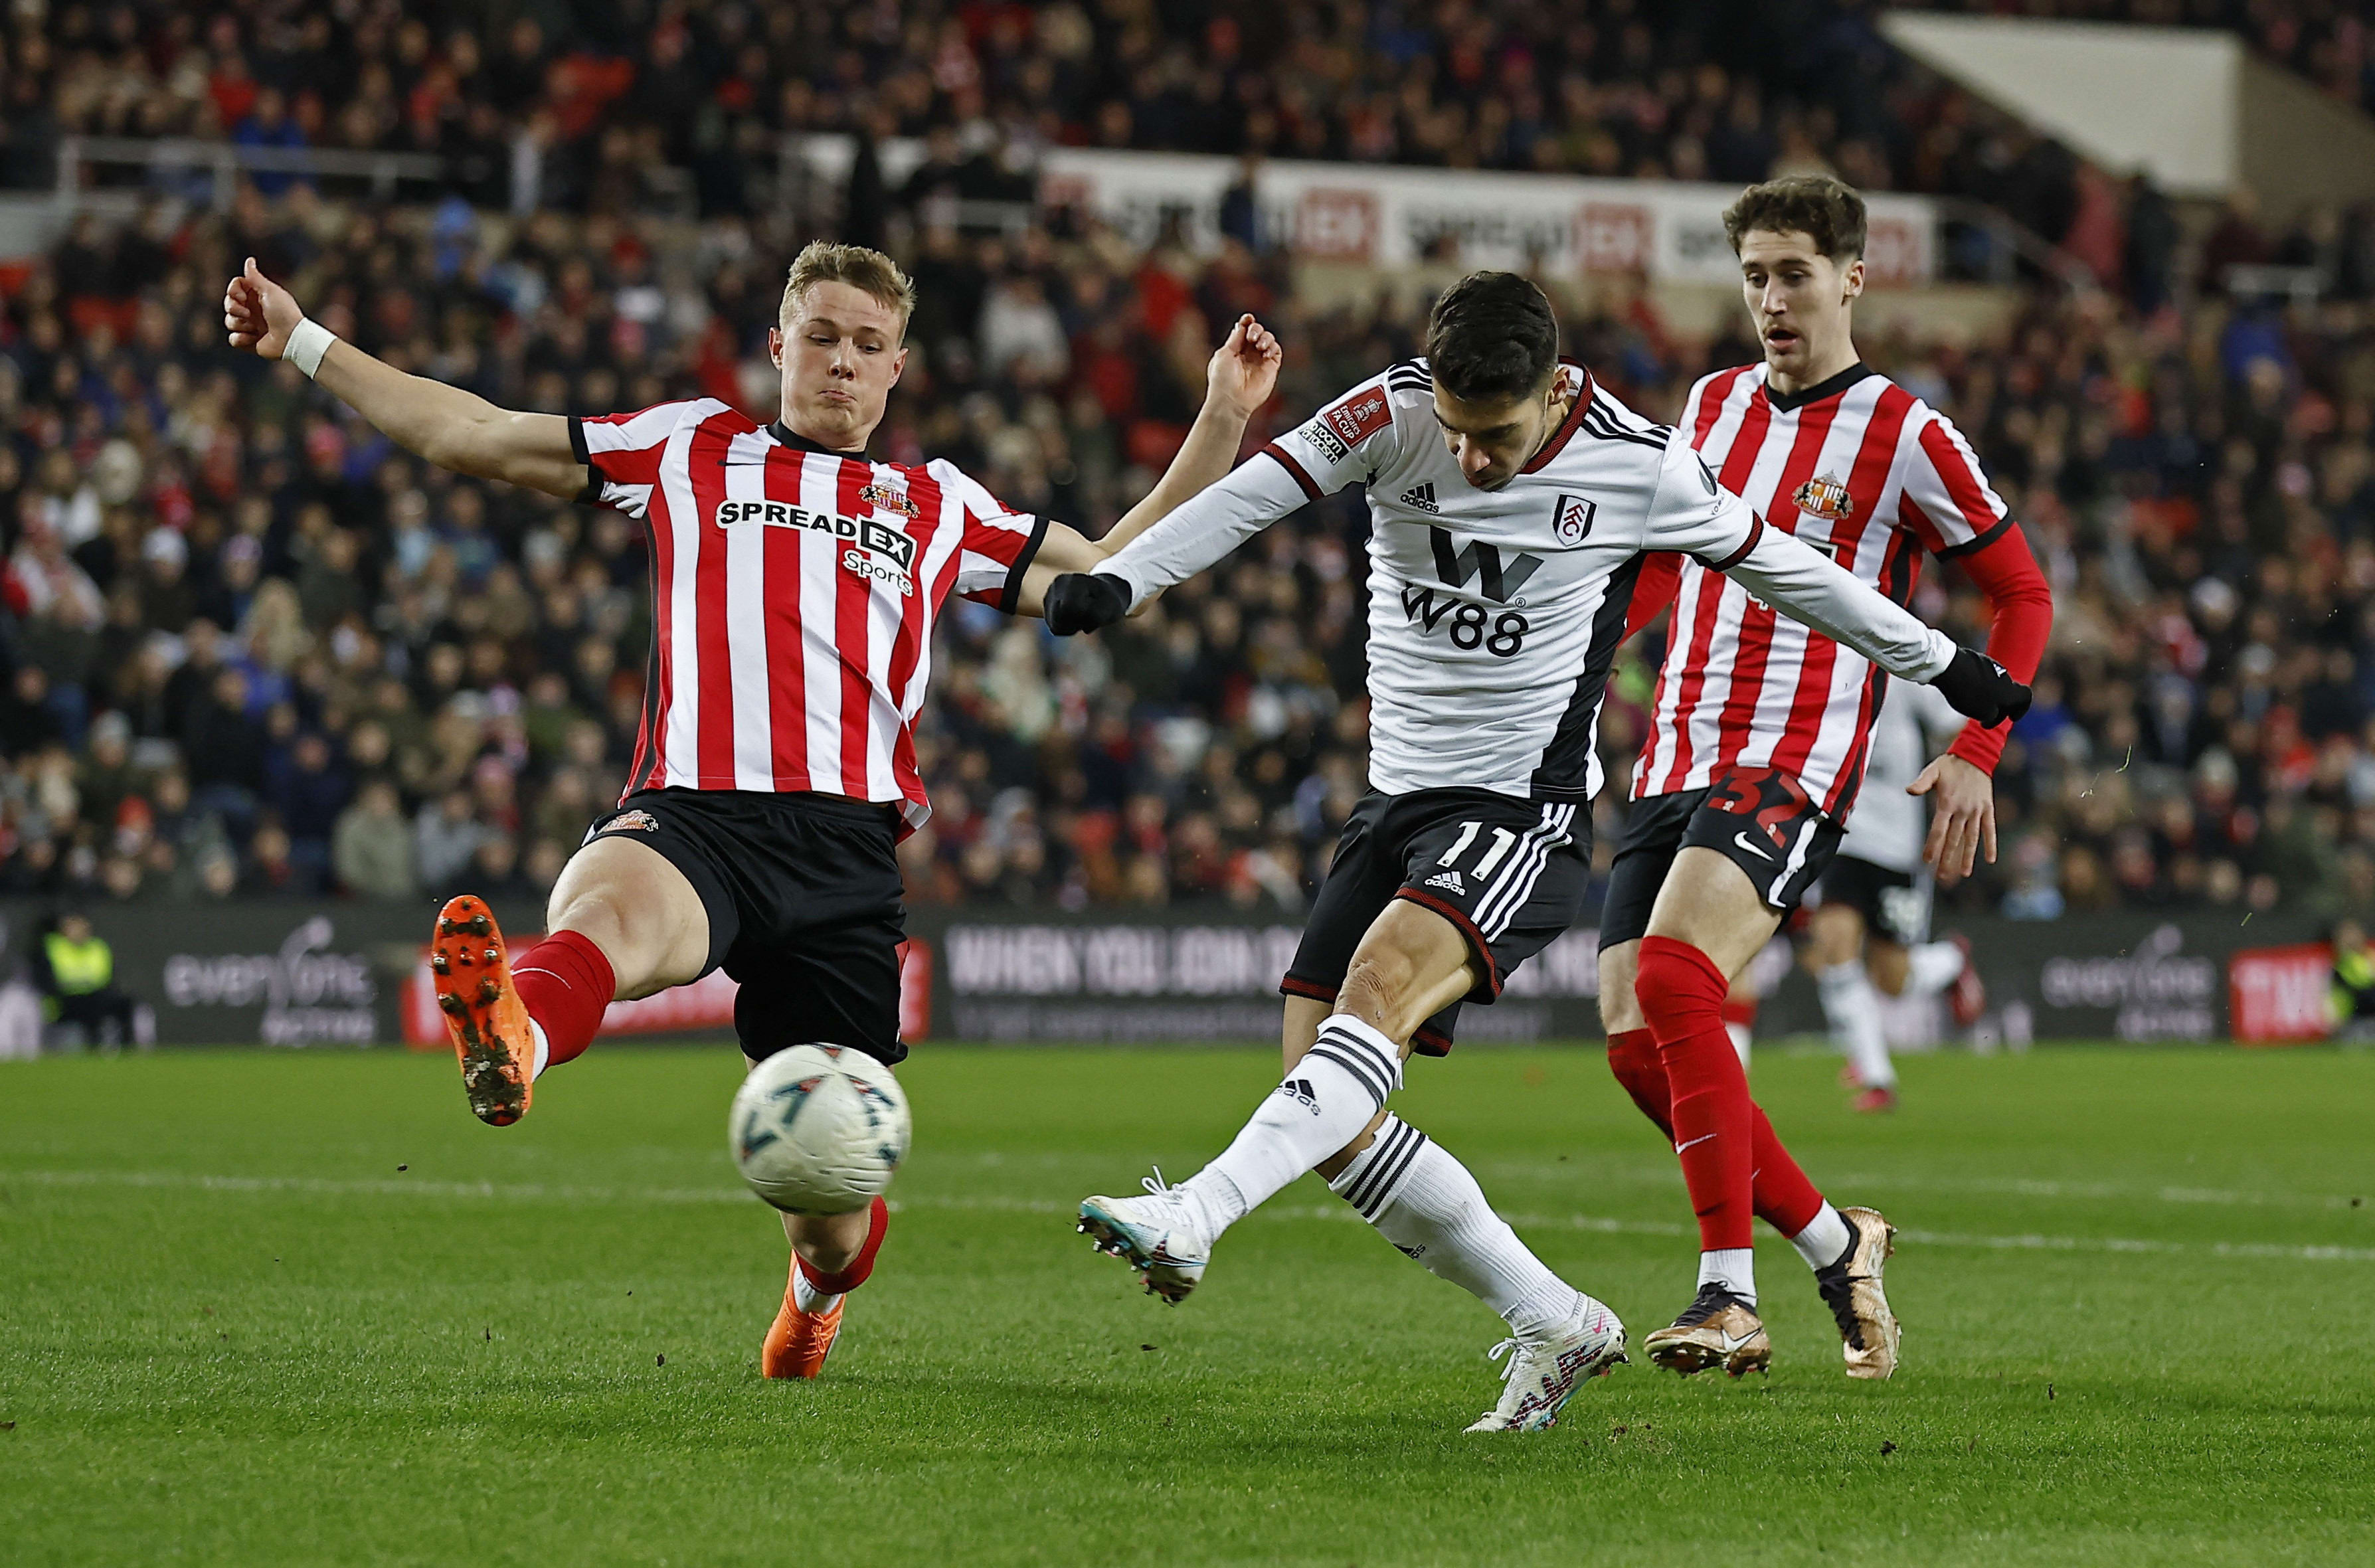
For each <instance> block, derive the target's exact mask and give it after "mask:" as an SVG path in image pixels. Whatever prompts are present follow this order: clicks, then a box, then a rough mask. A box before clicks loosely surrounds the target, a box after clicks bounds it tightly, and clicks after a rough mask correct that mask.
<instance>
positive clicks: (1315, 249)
mask: <svg viewBox="0 0 2375 1568" xmlns="http://www.w3.org/2000/svg"><path fill="white" fill-rule="evenodd" d="M798 153H799V156H800V157H801V158H802V159H805V160H806V162H807V163H808V165H809V167H810V168H811V169H812V170H814V171H816V172H817V174H818V175H819V176H821V177H822V178H824V179H826V180H829V181H833V182H835V183H839V182H840V181H843V180H845V179H846V178H847V177H848V171H849V166H850V161H851V159H852V158H853V156H854V153H855V148H854V147H853V145H852V143H851V141H850V139H849V138H848V137H846V136H805V137H802V138H800V144H799V148H798ZM880 157H881V159H882V168H883V173H884V175H885V177H886V178H887V179H889V180H890V181H891V182H892V183H894V184H895V183H898V182H900V181H901V180H904V178H905V176H906V173H907V171H910V170H912V169H913V168H914V167H915V166H916V163H917V162H919V161H920V160H921V159H922V157H923V146H922V144H921V143H920V142H915V141H907V140H893V141H890V142H885V143H883V144H881V147H880ZM1239 175H1240V166H1239V164H1238V162H1237V160H1236V159H1233V158H1213V157H1206V156H1203V155H1199V154H1192V153H1169V152H1113V151H1100V150H1096V149H1092V148H1085V147H1051V148H1049V149H1048V150H1047V151H1046V154H1045V155H1044V156H1043V157H1042V158H1041V159H1040V162H1039V202H1040V205H1041V206H1076V207H1079V208H1081V210H1083V211H1085V212H1088V213H1091V214H1093V215H1094V216H1095V217H1096V218H1098V219H1099V220H1100V221H1101V222H1104V223H1105V224H1107V225H1109V226H1111V227H1112V228H1113V229H1114V230H1117V232H1119V233H1120V234H1122V235H1123V236H1124V237H1125V238H1127V239H1128V241H1129V242H1131V243H1132V244H1134V245H1139V246H1145V245H1149V244H1152V242H1154V241H1155V240H1156V239H1157V238H1158V237H1160V236H1161V235H1162V234H1163V232H1164V230H1165V228H1166V227H1171V228H1176V230H1177V232H1178V233H1179V235H1180V236H1181V238H1183V239H1184V240H1185V241H1186V242H1187V243H1188V246H1189V247H1190V248H1191V249H1193V250H1195V251H1197V252H1199V253H1211V252H1212V251H1214V250H1217V249H1218V248H1219V245H1220V211H1221V197H1222V195H1223V193H1224V192H1226V191H1227V190H1229V189H1230V187H1232V186H1233V185H1235V183H1236V182H1237V180H1238V178H1239ZM1254 189H1255V196H1256V204H1257V206H1258V208H1259V210H1260V215H1261V223H1262V225H1263V227H1264V230H1265V232H1267V233H1269V234H1271V235H1275V236H1277V237H1278V238H1279V240H1281V241H1282V242H1284V243H1285V244H1286V245H1287V246H1288V247H1289V248H1291V249H1292V250H1293V251H1294V253H1295V254H1296V255H1298V256H1300V257H1302V258H1304V259H1306V260H1309V261H1321V262H1341V263H1347V264H1352V265H1368V266H1400V265H1408V264H1410V263H1412V262H1415V261H1419V260H1421V259H1423V258H1424V257H1425V256H1427V255H1428V254H1429V253H1430V252H1432V251H1434V250H1436V248H1437V247H1438V246H1439V245H1440V244H1442V243H1443V242H1446V241H1448V242H1451V244H1452V246H1453V247H1454V248H1453V253H1454V254H1455V255H1456V256H1457V258H1458V260H1459V264H1460V265H1463V266H1471V267H1476V266H1497V267H1514V268H1521V269H1523V268H1530V267H1533V266H1537V265H1539V266H1540V267H1541V268H1542V270H1543V271H1545V272H1547V273H1549V274H1551V275H1553V276H1555V277H1579V276H1582V275H1585V274H1590V273H1616V274H1641V275H1644V276H1647V277H1656V278H1673V279H1680V280H1684V281H1693V282H1702V283H1724V284H1736V283H1738V282H1739V281H1740V266H1739V263H1738V262H1737V260H1735V259H1734V257H1733V256H1732V253H1731V242H1729V241H1727V240H1726V239H1725V238H1724V233H1723V209H1724V208H1725V206H1728V205H1730V204H1731V200H1732V198H1734V197H1735V196H1737V195H1740V188H1739V187H1738V186H1736V185H1710V184H1688V183H1681V182H1677V181H1664V180H1587V179H1583V178H1580V177H1578V176H1573V175H1565V174H1517V173H1506V172H1499V171H1490V170H1459V171H1450V170H1443V169H1413V168H1402V167H1395V166H1388V165H1382V164H1372V163H1306V162H1294V161H1272V162H1264V163H1263V164H1262V165H1261V166H1260V171H1259V173H1258V175H1257V176H1256V182H1255V187H1254ZM1864 202H1865V206H1866V210H1867V213H1868V215H1869V228H1868V236H1867V241H1866V246H1865V257H1864V259H1865V267H1866V272H1867V274H1868V275H1869V277H1870V278H1871V280H1872V282H1873V284H1874V285H1875V286H1879V287H1889V286H1897V285H1908V284H1917V283H1925V282H1928V281H1929V280H1930V279H1931V278H1932V277H1934V276H1935V274H1936V252H1937V230H1938V214H1937V208H1936V206H1934V205H1933V204H1932V202H1930V201H1929V200H1928V199H1927V198H1926V197H1921V196H1906V195H1889V194H1887V193H1885V192H1873V193H1871V194H1869V195H1866V196H1865V198H1864Z"/></svg>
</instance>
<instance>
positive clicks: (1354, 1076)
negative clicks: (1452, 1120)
mask: <svg viewBox="0 0 2375 1568" xmlns="http://www.w3.org/2000/svg"><path fill="white" fill-rule="evenodd" d="M1401 1086H1402V1064H1401V1052H1400V1049H1399V1048H1398V1047H1397V1046H1396V1045H1395V1044H1394V1043H1393V1042H1392V1041H1390V1040H1388V1039H1387V1038H1386V1037H1385V1035H1383V1034H1382V1033H1380V1032H1377V1030H1375V1029H1372V1028H1370V1027H1369V1026H1368V1025H1367V1024H1365V1023H1363V1022H1362V1021H1361V1020H1359V1019H1356V1018H1352V1017H1349V1016H1347V1015H1345V1014H1343V1013H1338V1014H1336V1015H1335V1016H1334V1017H1332V1018H1330V1019H1329V1020H1328V1021H1327V1022H1325V1023H1323V1024H1321V1025H1320V1026H1319V1039H1318V1042H1317V1043H1316V1044H1314V1045H1313V1046H1312V1047H1311V1049H1310V1051H1308V1052H1307V1053H1306V1054H1305V1055H1304V1058H1303V1060H1301V1061H1299V1062H1297V1063H1295V1064H1294V1067H1293V1068H1292V1069H1291V1070H1289V1072H1288V1073H1287V1075H1286V1079H1285V1081H1284V1082H1282V1083H1281V1084H1280V1085H1279V1086H1278V1087H1277V1088H1276V1089H1274V1090H1272V1091H1270V1094H1269V1096H1268V1097H1267V1098H1266V1099H1264V1100H1263V1101H1262V1102H1261V1104H1260V1105H1259V1106H1258V1107H1257V1108H1256V1109H1255V1111H1254V1114H1253V1115H1252V1117H1251V1118H1250V1119H1248V1120H1247V1123H1246V1126H1245V1130H1244V1131H1243V1132H1240V1133H1239V1134H1237V1136H1236V1138H1235V1141H1234V1142H1232V1143H1231V1144H1230V1145H1229V1147H1228V1148H1226V1149H1223V1150H1222V1151H1221V1153H1220V1155H1219V1157H1218V1158H1216V1159H1215V1160H1213V1161H1212V1162H1211V1164H1209V1165H1207V1166H1205V1167H1204V1168H1203V1169H1202V1170H1200V1171H1199V1172H1197V1173H1195V1174H1194V1175H1192V1176H1190V1177H1188V1179H1187V1180H1186V1181H1184V1182H1182V1183H1180V1184H1179V1186H1178V1188H1177V1190H1178V1191H1179V1192H1180V1193H1181V1194H1182V1195H1184V1196H1185V1197H1187V1198H1188V1201H1189V1202H1191V1203H1194V1204H1196V1205H1198V1206H1199V1208H1200V1209H1201V1210H1202V1213H1203V1215H1204V1217H1205V1240H1206V1241H1208V1242H1209V1241H1211V1240H1214V1239H1216V1238H1218V1237H1219V1235H1220V1234H1221V1232H1223V1231H1225V1230H1227V1229H1228V1228H1229V1227H1230V1226H1231V1225H1234V1224H1235V1223H1236V1222H1237V1221H1238V1220H1242V1219H1244V1218H1245V1217H1246V1216H1247V1214H1248V1213H1250V1212H1252V1211H1253V1210H1254V1209H1256V1208H1259V1207H1261V1205H1263V1204H1264V1203H1267V1202H1269V1201H1270V1198H1271V1197H1272V1196H1274V1195H1275V1194H1276V1193H1277V1192H1278V1191H1279V1190H1280V1189H1281V1188H1282V1187H1284V1186H1285V1185H1287V1184H1288V1183H1289V1182H1292V1181H1294V1178H1295V1177H1297V1176H1300V1175H1301V1174H1303V1173H1304V1172H1306V1171H1308V1170H1310V1169H1311V1168H1312V1167H1313V1166H1314V1165H1317V1164H1318V1163H1319V1162H1320V1161H1322V1160H1325V1159H1327V1158H1328V1157H1329V1155H1331V1154H1333V1153H1335V1152H1336V1151H1337V1150H1338V1149H1341V1148H1343V1147H1344V1146H1345V1145H1346V1144H1348V1143H1350V1142H1352V1141H1353V1139H1354V1138H1358V1137H1360V1136H1361V1129H1362V1128H1363V1127H1365V1126H1368V1125H1369V1118H1370V1117H1372V1116H1374V1115H1376V1114H1377V1112H1378V1111H1379V1110H1380V1109H1381V1108H1382V1107H1383V1106H1384V1105H1385V1102H1386V1096H1387V1095H1388V1094H1390V1093H1392V1092H1393V1091H1395V1090H1397V1089H1400V1087H1401ZM1371 1147H1372V1148H1375V1147H1376V1146H1375V1145H1374V1144H1373V1145H1371Z"/></svg>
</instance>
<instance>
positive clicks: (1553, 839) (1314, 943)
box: [1279, 789, 1591, 1056]
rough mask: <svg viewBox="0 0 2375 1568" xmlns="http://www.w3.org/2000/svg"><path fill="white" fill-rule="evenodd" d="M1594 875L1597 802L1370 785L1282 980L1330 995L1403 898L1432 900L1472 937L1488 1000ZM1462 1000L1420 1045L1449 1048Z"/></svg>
mask: <svg viewBox="0 0 2375 1568" xmlns="http://www.w3.org/2000/svg"><path fill="white" fill-rule="evenodd" d="M1590 879H1591V812H1590V809H1589V808H1588V807H1585V806H1581V805H1577V804H1576V803H1574V802H1571V801H1569V802H1550V801H1534V800H1520V799H1518V798H1516V797H1515V796H1507V795H1497V794H1495V793H1494V792H1493V791H1491V790H1484V789H1423V790H1414V791H1412V793H1410V794H1408V795H1379V794H1370V795H1367V796H1363V797H1362V799H1361V803H1360V804H1359V805H1358V806H1356V807H1354V808H1353V814H1352V816H1351V817H1349V818H1347V819H1345V822H1344V832H1343V835H1342V837H1341V838H1340V839H1339V840H1338V841H1337V844H1336V858H1335V859H1334V860H1333V861H1331V862H1330V863H1329V867H1328V876H1327V878H1326V879H1325V880H1323V881H1322V882H1321V883H1320V885H1319V896H1318V897H1317V899H1315V900H1314V901H1313V902H1312V906H1311V917H1310V919H1309V920H1308V921H1307V922H1306V924H1305V925H1304V928H1303V941H1302V943H1301V945H1300V946H1298V947H1297V948H1296V949H1295V951H1294V963H1293V965H1292V966H1290V967H1289V968H1288V970H1287V972H1286V978H1285V979H1284V980H1283V981H1282V982H1281V983H1280V984H1279V989H1280V990H1281V991H1282V992H1283V993H1284V994H1286V995H1287V996H1311V997H1316V998H1318V999H1319V1000H1322V1001H1333V1000H1335V997H1336V993H1337V991H1338V989H1339V988H1340V987H1341V985H1342V984H1343V983H1344V972H1345V970H1346V969H1347V968H1348V967H1350V965H1351V964H1352V961H1353V949H1356V948H1358V947H1359V946H1360V945H1361V938H1362V937H1365V936H1366V935H1367V934H1368V930H1369V926H1370V925H1371V924H1372V923H1373V922H1374V921H1375V920H1376V919H1377V916H1378V914H1380V913H1382V912H1383V911H1384V909H1385V907H1386V906H1387V905H1388V904H1389V903H1391V902H1393V901H1394V900H1396V899H1408V900H1409V901H1410V902H1412V903H1415V904H1417V905H1419V906H1420V907H1421V908H1424V909H1430V910H1433V911H1434V912H1435V913H1436V914H1440V915H1442V916H1443V917H1444V918H1445V919H1446V920H1448V921H1450V922H1451V923H1452V925H1456V926H1458V927H1459V933H1460V935H1461V936H1463V937H1466V938H1467V939H1468V946H1469V951H1470V954H1471V957H1472V958H1473V959H1474V961H1475V964H1476V970H1477V973H1478V974H1479V976H1480V977H1481V978H1479V979H1478V981H1477V983H1476V986H1475V988H1474V989H1473V990H1471V992H1469V994H1468V996H1467V997H1466V998H1465V999H1466V1000H1468V1001H1471V1002H1484V1003H1489V1002H1491V1001H1492V1000H1494V998H1495V997H1497V996H1500V994H1501V987H1502V986H1503V985H1504V984H1507V981H1508V978H1509V975H1510V973H1511V972H1512V971H1514V970H1515V969H1516V968H1517V967H1518V965H1519V964H1521V963H1523V962H1525V961H1526V960H1528V959H1530V958H1531V957H1533V956H1534V955H1535V954H1536V953H1538V952H1541V951H1542V949H1544V948H1546V947H1548V946H1549V945H1550V944H1551V942H1552V941H1553V939H1554V938H1555V937H1557V936H1558V935H1559V934H1560V933H1561V932H1563V931H1565V930H1566V928H1567V927H1568V926H1569V925H1573V924H1574V923H1575V918H1576V916H1577V914H1580V913H1581V912H1582V909H1583V896H1584V890H1585V887H1586V885H1587V884H1588V883H1589V881H1590ZM1458 1013H1459V1003H1458V1002H1455V1003H1453V1004H1452V1005H1451V1006H1450V1007H1448V1008H1445V1009H1444V1010H1443V1011H1442V1012H1440V1013H1437V1014H1436V1016H1435V1017H1434V1018H1431V1019H1429V1020H1427V1021H1426V1022H1425V1023H1424V1024H1423V1025H1422V1026H1420V1028H1419V1031H1418V1032H1417V1033H1416V1035H1414V1036H1413V1037H1412V1043H1413V1045H1414V1047H1415V1048H1416V1049H1417V1050H1419V1051H1422V1052H1424V1053H1425V1054H1426V1055H1431V1056H1439V1055H1443V1054H1444V1053H1445V1052H1447V1051H1448V1050H1450V1049H1451V1036H1452V1029H1453V1024H1454V1021H1455V1019H1456V1017H1457V1015H1458Z"/></svg>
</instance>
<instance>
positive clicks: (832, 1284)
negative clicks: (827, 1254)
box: [792, 1197, 891, 1296]
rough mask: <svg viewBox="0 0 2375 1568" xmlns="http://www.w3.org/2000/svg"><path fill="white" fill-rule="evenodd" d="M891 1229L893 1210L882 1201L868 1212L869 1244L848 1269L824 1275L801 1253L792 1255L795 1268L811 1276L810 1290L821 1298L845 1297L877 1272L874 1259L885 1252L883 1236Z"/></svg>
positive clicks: (851, 1262) (877, 1202) (877, 1200)
mask: <svg viewBox="0 0 2375 1568" xmlns="http://www.w3.org/2000/svg"><path fill="white" fill-rule="evenodd" d="M890 1228H891V1206H890V1205H889V1204H887V1203H885V1202H883V1201H882V1200H881V1199H880V1198H879V1197H878V1198H876V1199H875V1200H874V1207H873V1208H870V1209H868V1211H867V1224H866V1244H865V1245H864V1246H862V1247H859V1248H858V1249H857V1256H856V1257H853V1258H851V1259H850V1260H849V1267H846V1268H844V1269H842V1270H841V1271H840V1272H838V1273H834V1274H820V1273H818V1272H817V1271H816V1270H815V1269H813V1268H810V1267H809V1264H808V1259H806V1258H804V1257H802V1256H799V1255H798V1253H794V1254H793V1255H792V1266H793V1267H796V1268H798V1270H799V1271H800V1272H801V1273H802V1274H805V1275H807V1276H808V1281H809V1290H811V1291H816V1292H817V1293H818V1294H819V1295H825V1296H845V1295H847V1294H848V1293H849V1292H850V1291H855V1290H856V1289H857V1287H859V1286H860V1285H863V1284H865V1283H866V1277H867V1276H868V1275H869V1274H871V1273H873V1272H874V1255H875V1254H876V1253H878V1252H880V1251H881V1250H882V1232H885V1231H888V1230H889V1229H890Z"/></svg>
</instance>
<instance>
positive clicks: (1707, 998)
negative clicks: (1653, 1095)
mask: <svg viewBox="0 0 2375 1568" xmlns="http://www.w3.org/2000/svg"><path fill="white" fill-rule="evenodd" d="M1633 989H1634V994H1635V995H1636V996H1638V997H1639V998H1640V1004H1641V1011H1642V1012H1643V1014H1644V1015H1645V1016H1647V1017H1648V1020H1649V1023H1650V1026H1651V1027H1652V1028H1658V1029H1659V1032H1660V1038H1663V1037H1664V1035H1665V1032H1666V1031H1665V1030H1664V1029H1663V1028H1660V1025H1661V1024H1681V1023H1684V1020H1697V1019H1699V1018H1701V1017H1702V1016H1703V1015H1704V1016H1713V1017H1718V1018H1720V1017H1721V1016H1722V1012H1723V999H1724V997H1725V996H1726V995H1727V994H1728V993H1729V992H1730V991H1731V983H1730V982H1729V981H1728V980H1726V979H1725V977H1724V975H1723V974H1722V973H1721V972H1720V971H1719V970H1718V969H1717V968H1716V966H1715V963H1714V961H1713V960H1711V959H1709V958H1708V957H1707V955H1706V954H1705V953H1703V952H1701V951H1699V950H1698V949H1696V948H1694V947H1692V946H1690V945H1689V944H1688V943H1686V942H1677V941H1672V940H1671V939H1668V938H1665V937H1650V938H1649V939H1648V940H1646V941H1644V942H1643V943H1642V944H1641V957H1640V961H1639V972H1638V977H1637V979H1636V981H1635V982H1634V987H1633Z"/></svg>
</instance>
